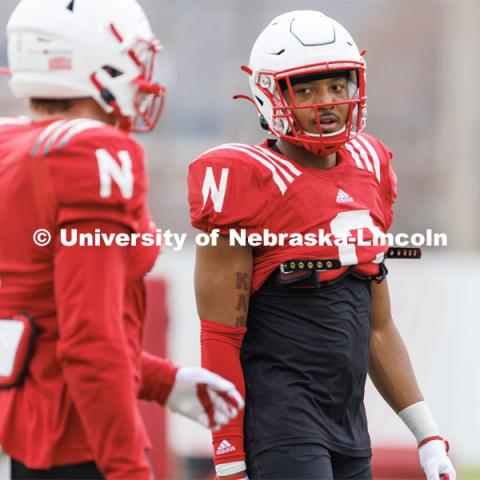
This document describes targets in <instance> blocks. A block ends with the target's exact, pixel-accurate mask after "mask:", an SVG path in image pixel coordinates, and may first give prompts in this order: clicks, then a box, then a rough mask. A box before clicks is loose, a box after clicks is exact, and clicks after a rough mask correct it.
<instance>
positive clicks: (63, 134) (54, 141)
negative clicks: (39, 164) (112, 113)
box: [32, 118, 106, 157]
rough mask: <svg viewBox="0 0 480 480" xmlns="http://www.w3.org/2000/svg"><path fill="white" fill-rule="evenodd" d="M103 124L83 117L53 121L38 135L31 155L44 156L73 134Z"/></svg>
mask: <svg viewBox="0 0 480 480" xmlns="http://www.w3.org/2000/svg"><path fill="white" fill-rule="evenodd" d="M105 126H106V125H105V124H104V123H103V122H100V121H97V120H89V119H84V118H79V119H74V120H58V121H56V122H53V123H51V124H50V125H48V127H46V128H45V129H44V130H43V131H42V133H41V134H40V135H39V136H38V138H37V140H36V142H35V145H34V147H33V149H32V156H34V157H35V156H40V155H41V156H46V155H48V154H49V153H51V152H53V151H58V150H60V149H61V148H63V147H64V146H65V145H67V143H68V142H70V141H71V140H72V138H73V137H74V136H75V135H78V134H79V133H81V132H84V131H86V130H89V129H93V128H102V127H105Z"/></svg>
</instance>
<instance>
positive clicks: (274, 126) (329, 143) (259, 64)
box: [240, 10, 366, 155]
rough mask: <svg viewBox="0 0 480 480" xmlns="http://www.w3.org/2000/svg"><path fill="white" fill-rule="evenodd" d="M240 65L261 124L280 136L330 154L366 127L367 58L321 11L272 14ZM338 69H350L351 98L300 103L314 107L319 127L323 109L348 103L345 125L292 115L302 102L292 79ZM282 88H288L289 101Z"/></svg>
mask: <svg viewBox="0 0 480 480" xmlns="http://www.w3.org/2000/svg"><path fill="white" fill-rule="evenodd" d="M242 69H243V70H244V71H246V72H247V73H248V74H249V75H250V88H251V90H252V94H253V101H254V103H255V105H256V107H257V109H258V111H259V113H260V115H261V117H260V120H261V123H262V125H263V126H264V127H266V128H268V129H269V130H270V131H271V132H272V133H273V134H274V135H276V136H277V137H279V138H282V139H284V140H286V141H288V142H290V143H293V144H294V145H298V146H301V147H303V148H305V149H306V150H308V151H310V152H313V153H315V154H317V155H326V154H329V153H332V152H335V151H337V150H338V149H339V148H340V147H341V146H342V145H343V144H344V143H346V142H348V141H350V140H351V139H353V138H355V136H357V135H358V134H359V133H360V132H361V131H362V130H363V128H364V127H365V120H366V96H365V78H366V64H365V61H364V59H363V57H362V54H361V53H360V52H359V50H358V48H357V46H356V45H355V42H354V41H353V39H352V37H351V36H350V34H349V33H348V32H347V30H345V28H344V27H343V26H342V25H340V24H339V23H338V22H336V21H335V20H333V19H331V18H329V17H327V16H325V15H324V14H323V13H321V12H317V11H310V10H298V11H293V12H288V13H284V14H283V15H280V16H278V17H276V18H275V19H273V20H272V22H271V23H270V24H269V25H268V26H267V28H265V30H264V31H263V32H262V33H261V34H260V36H259V37H258V38H257V40H256V42H255V44H254V46H253V49H252V52H251V55H250V63H249V66H248V67H245V66H243V67H242ZM335 72H337V73H338V72H346V74H347V79H348V93H349V95H348V96H349V99H348V100H347V101H341V102H335V103H328V104H325V103H324V104H309V105H302V106H301V108H302V109H305V108H311V109H313V110H314V112H315V115H316V121H317V126H318V132H322V128H321V126H320V119H319V115H318V112H319V110H321V109H322V108H323V109H325V108H328V107H331V106H332V105H338V104H348V106H349V113H348V118H347V121H346V123H345V125H344V126H343V127H342V128H341V129H340V130H337V131H336V132H332V133H311V132H307V131H305V130H303V129H302V128H301V126H300V124H299V123H298V121H297V120H296V118H295V115H294V113H295V109H296V108H299V106H297V105H296V104H295V100H294V95H293V92H292V90H291V87H292V83H291V80H292V79H293V78H294V77H300V76H301V77H309V78H310V79H315V78H325V77H326V76H328V75H330V74H332V75H333V74H334V73H335ZM332 75H330V76H332ZM282 88H283V90H287V91H288V92H290V95H289V96H290V98H292V99H293V100H292V103H291V104H288V103H287V101H286V99H285V97H284V95H283V94H282ZM240 97H243V98H248V99H249V100H252V99H250V98H249V97H245V96H240Z"/></svg>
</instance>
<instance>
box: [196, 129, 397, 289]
mask: <svg viewBox="0 0 480 480" xmlns="http://www.w3.org/2000/svg"><path fill="white" fill-rule="evenodd" d="M271 147H272V143H271V141H265V142H264V143H263V144H262V145H259V146H257V145H243V144H225V145H220V146H219V147H215V148H212V149H210V150H208V151H207V152H205V153H204V154H203V155H201V156H200V157H198V158H197V159H196V160H195V161H194V162H193V163H192V164H191V165H190V172H189V180H188V182H189V202H190V215H191V222H192V225H193V226H194V227H197V228H199V229H201V230H205V231H211V230H212V229H214V228H218V229H220V232H221V233H222V234H224V235H229V233H230V230H231V229H233V230H236V231H238V230H239V229H245V230H246V234H247V235H249V234H251V233H259V234H261V235H262V236H263V237H264V233H265V232H266V231H267V232H269V233H273V234H275V235H276V236H277V239H278V238H280V236H279V234H282V233H288V234H292V233H295V234H300V235H301V236H302V238H303V239H307V240H309V241H308V243H309V244H310V245H307V242H306V241H304V243H303V245H296V244H295V241H293V242H288V241H285V242H284V243H283V244H281V243H280V242H278V241H277V245H273V246H266V245H261V246H257V247H255V248H254V250H253V255H254V268H253V280H252V283H253V285H252V287H253V290H254V291H255V290H258V289H259V288H260V286H261V285H262V283H263V282H264V281H265V280H266V279H267V278H268V276H269V275H270V273H271V272H272V271H273V270H274V269H276V268H277V267H278V266H279V265H280V264H282V263H284V262H286V261H287V260H291V259H307V258H309V259H310V258H312V259H339V260H340V262H341V264H342V268H341V269H340V270H335V271H328V272H324V274H325V275H323V274H322V276H323V279H325V280H331V279H333V278H335V277H336V276H338V275H340V274H342V273H343V272H344V271H345V270H346V269H347V268H348V267H349V266H353V268H354V269H355V270H356V271H357V272H358V273H361V274H364V275H376V274H377V273H378V271H379V265H378V264H379V263H380V262H381V261H382V260H383V257H384V253H385V252H386V251H387V249H388V246H382V245H378V242H376V243H377V245H376V244H375V242H374V237H375V236H380V235H381V234H382V233H386V232H387V231H388V229H389V228H390V226H391V224H392V220H393V212H392V205H393V203H394V201H395V199H396V195H397V193H396V176H395V173H394V172H393V170H392V167H391V165H390V160H391V158H392V155H391V153H390V152H389V151H388V150H387V148H386V147H385V146H384V145H383V143H382V142H380V141H379V140H377V139H375V138H373V137H371V136H369V135H366V134H361V135H359V136H358V137H357V138H356V139H355V140H352V141H351V142H349V143H347V144H345V145H344V146H343V147H342V148H341V149H340V150H339V151H338V153H337V164H336V166H335V167H333V168H331V169H328V170H324V169H318V168H311V167H305V166H302V165H299V164H298V163H296V162H295V161H293V160H291V159H289V158H287V157H285V156H283V155H281V154H279V153H277V152H276V151H275V150H273V149H272V148H271ZM359 231H361V232H362V235H361V238H362V244H360V243H359V244H358V245H356V244H355V243H353V242H354V239H355V238H358V235H359ZM320 232H321V233H320ZM307 234H310V235H313V237H312V236H310V238H308V236H307ZM347 237H349V238H350V240H351V241H350V242H347V243H344V244H338V243H339V242H337V243H336V242H335V239H345V238H347ZM231 238H232V237H231ZM237 238H238V237H235V238H234V240H235V239H237ZM264 238H265V237H264ZM317 240H318V241H317ZM352 240H353V242H352ZM314 242H316V244H314V245H311V243H314ZM368 242H371V244H370V245H367V244H368Z"/></svg>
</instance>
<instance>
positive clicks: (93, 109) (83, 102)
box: [30, 98, 116, 125]
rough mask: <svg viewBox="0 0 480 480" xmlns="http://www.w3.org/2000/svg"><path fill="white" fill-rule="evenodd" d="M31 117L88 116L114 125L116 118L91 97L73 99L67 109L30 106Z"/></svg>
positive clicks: (38, 118)
mask: <svg viewBox="0 0 480 480" xmlns="http://www.w3.org/2000/svg"><path fill="white" fill-rule="evenodd" d="M30 110H31V115H32V118H33V119H34V120H35V121H37V122H41V121H47V120H54V119H59V120H74V119H77V118H88V119H91V120H98V121H100V122H104V123H107V124H110V125H115V124H116V120H115V117H114V116H113V115H112V114H108V113H107V112H105V111H104V110H103V109H102V108H101V107H100V106H99V105H98V104H97V103H96V102H95V101H94V100H93V99H90V98H85V99H84V98H79V99H75V100H74V102H73V105H72V107H71V108H69V109H68V110H57V111H48V110H46V109H37V108H31V109H30Z"/></svg>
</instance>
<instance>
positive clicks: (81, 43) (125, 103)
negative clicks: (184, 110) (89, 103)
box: [7, 0, 165, 131]
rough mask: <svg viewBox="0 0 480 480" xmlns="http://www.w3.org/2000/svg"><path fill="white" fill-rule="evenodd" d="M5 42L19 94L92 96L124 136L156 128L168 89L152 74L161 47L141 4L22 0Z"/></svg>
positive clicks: (105, 0)
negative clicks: (115, 122)
mask: <svg viewBox="0 0 480 480" xmlns="http://www.w3.org/2000/svg"><path fill="white" fill-rule="evenodd" d="M7 36H8V60H9V67H10V73H11V76H12V78H11V80H10V87H11V89H12V91H13V93H14V95H15V96H17V97H19V98H39V99H66V98H84V97H91V98H93V99H95V100H96V101H97V103H98V104H99V105H100V106H101V107H102V108H103V109H104V110H105V111H106V112H108V113H113V114H114V115H115V116H116V118H117V119H118V121H119V125H120V127H121V128H124V129H126V130H132V131H150V130H152V129H153V128H154V127H155V125H156V123H157V122H158V119H159V117H160V113H161V110H162V106H163V100H164V92H165V88H164V87H163V86H162V85H159V84H158V83H155V82H154V81H153V74H154V70H155V60H156V56H157V53H158V51H159V50H160V49H161V46H160V43H159V41H158V40H157V39H156V38H155V36H154V34H153V33H152V30H151V28H150V25H149V22H148V19H147V17H146V16H145V13H144V12H143V10H142V8H141V7H140V5H139V4H138V3H137V1H136V0H21V1H20V3H19V4H18V6H17V8H16V9H15V11H14V12H13V14H12V16H11V17H10V20H9V22H8V25H7Z"/></svg>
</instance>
